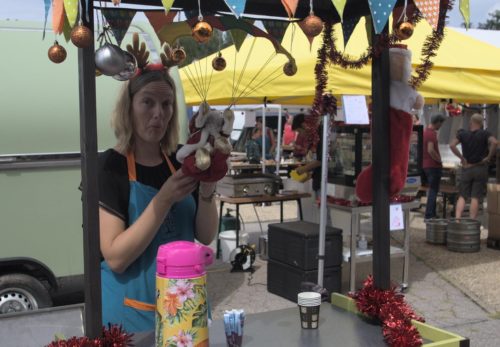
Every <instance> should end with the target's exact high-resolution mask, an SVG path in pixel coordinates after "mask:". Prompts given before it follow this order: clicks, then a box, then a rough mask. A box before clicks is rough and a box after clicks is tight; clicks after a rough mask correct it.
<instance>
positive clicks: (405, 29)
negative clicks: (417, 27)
mask: <svg viewBox="0 0 500 347" xmlns="http://www.w3.org/2000/svg"><path fill="white" fill-rule="evenodd" d="M413 29H414V27H413V24H411V23H410V22H401V23H398V24H397V26H396V30H395V33H396V36H397V37H398V39H400V40H407V39H409V38H410V37H411V35H413Z"/></svg>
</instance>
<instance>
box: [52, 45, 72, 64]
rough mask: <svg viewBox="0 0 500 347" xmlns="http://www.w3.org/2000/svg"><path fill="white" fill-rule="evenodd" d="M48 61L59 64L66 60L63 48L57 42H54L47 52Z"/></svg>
mask: <svg viewBox="0 0 500 347" xmlns="http://www.w3.org/2000/svg"><path fill="white" fill-rule="evenodd" d="M48 55H49V59H50V61H52V62H53V63H56V64H59V63H62V62H63V61H64V60H65V59H66V55H67V53H66V50H65V49H64V47H63V46H61V45H59V43H57V41H55V42H54V45H53V46H51V47H50V48H49V51H48Z"/></svg>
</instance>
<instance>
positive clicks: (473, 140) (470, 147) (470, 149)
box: [457, 129, 491, 164]
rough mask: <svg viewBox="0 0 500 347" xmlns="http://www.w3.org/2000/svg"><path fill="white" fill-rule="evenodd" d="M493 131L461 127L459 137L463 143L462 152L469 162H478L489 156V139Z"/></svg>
mask: <svg viewBox="0 0 500 347" xmlns="http://www.w3.org/2000/svg"><path fill="white" fill-rule="evenodd" d="M490 136H491V133H490V132H489V131H488V130H484V129H479V130H475V131H470V130H465V129H460V130H459V131H458V133H457V139H458V141H460V143H461V144H462V154H463V156H464V158H465V160H467V162H468V163H469V164H476V163H479V162H480V161H482V160H483V159H484V158H486V157H487V156H488V139H489V138H490Z"/></svg>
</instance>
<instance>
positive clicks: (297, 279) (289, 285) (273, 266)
mask: <svg viewBox="0 0 500 347" xmlns="http://www.w3.org/2000/svg"><path fill="white" fill-rule="evenodd" d="M341 281H342V267H341V266H332V267H325V271H324V272H323V287H324V288H326V289H328V291H329V292H330V293H332V292H340V286H341ZM302 282H313V283H318V270H312V271H305V270H302V269H299V268H297V267H293V266H290V265H286V264H283V263H281V262H278V261H274V260H272V259H269V260H268V261H267V290H268V291H269V292H270V293H273V294H276V295H279V296H281V297H283V298H285V299H288V300H290V301H293V302H297V294H298V293H300V292H301V289H300V284H301V283H302Z"/></svg>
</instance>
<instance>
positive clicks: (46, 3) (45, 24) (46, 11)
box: [42, 0, 52, 40]
mask: <svg viewBox="0 0 500 347" xmlns="http://www.w3.org/2000/svg"><path fill="white" fill-rule="evenodd" d="M51 4H52V1H51V0H44V5H45V20H44V22H43V35H42V40H45V30H47V19H48V18H49V10H50V5H51Z"/></svg>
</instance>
